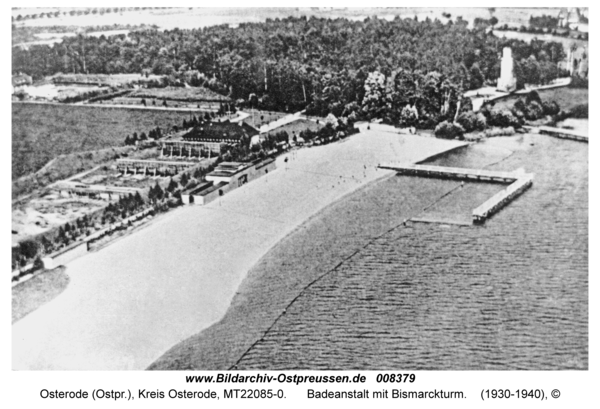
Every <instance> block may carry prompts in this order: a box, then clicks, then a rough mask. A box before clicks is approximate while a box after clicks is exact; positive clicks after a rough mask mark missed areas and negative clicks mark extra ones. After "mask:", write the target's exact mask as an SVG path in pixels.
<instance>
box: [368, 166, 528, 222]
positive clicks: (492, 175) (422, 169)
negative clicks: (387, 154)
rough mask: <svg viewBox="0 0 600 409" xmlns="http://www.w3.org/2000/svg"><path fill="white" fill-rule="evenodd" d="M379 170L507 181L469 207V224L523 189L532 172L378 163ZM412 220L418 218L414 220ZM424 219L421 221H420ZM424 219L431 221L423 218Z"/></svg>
mask: <svg viewBox="0 0 600 409" xmlns="http://www.w3.org/2000/svg"><path fill="white" fill-rule="evenodd" d="M379 167H380V168H381V169H390V170H395V171H397V172H398V173H399V174H401V175H411V176H424V177H435V178H442V179H457V180H469V181H481V182H497V183H509V186H508V187H507V188H506V189H504V190H502V191H500V192H498V193H497V194H495V195H494V196H492V197H491V198H489V199H488V200H486V201H485V202H484V203H483V204H481V205H480V206H478V207H477V208H476V209H475V210H473V223H483V222H485V220H486V219H488V218H489V217H491V216H492V215H493V214H494V213H496V212H497V211H498V210H500V209H501V208H503V207H504V206H506V205H507V204H508V203H510V202H511V201H512V200H513V199H515V198H516V197H517V196H519V195H520V194H521V193H523V192H524V191H525V190H527V189H528V188H529V187H530V186H531V185H532V184H533V175H532V174H529V173H525V172H524V171H523V170H518V171H514V172H500V171H491V170H482V169H465V168H450V167H444V166H428V165H412V164H410V165H391V164H382V165H379ZM415 221H421V220H420V219H417V220H415ZM423 221H425V220H423ZM427 221H428V222H431V221H429V220H427Z"/></svg>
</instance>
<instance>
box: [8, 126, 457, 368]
mask: <svg viewBox="0 0 600 409" xmlns="http://www.w3.org/2000/svg"><path fill="white" fill-rule="evenodd" d="M460 144H461V143H460V142H456V141H446V140H439V139H435V138H431V137H420V136H414V135H398V134H391V133H383V132H375V131H366V132H364V133H361V134H358V135H354V136H352V137H351V138H349V139H347V140H344V141H342V142H338V143H334V144H330V145H326V146H321V147H313V148H310V149H301V150H299V151H296V152H295V153H288V154H287V155H283V156H281V157H279V158H278V159H277V165H278V169H277V170H276V171H275V172H273V173H270V174H269V175H268V176H265V177H263V178H262V179H258V180H256V181H254V182H252V183H250V184H248V185H245V186H243V187H241V188H239V189H236V190H234V191H233V192H231V193H229V194H227V195H226V196H224V197H223V198H222V199H220V200H217V201H215V202H213V203H211V204H209V205H208V206H204V207H201V206H187V207H185V208H182V209H178V210H176V211H174V212H172V214H169V215H167V216H166V217H163V218H160V220H157V221H156V222H155V223H153V224H152V225H151V226H148V227H147V228H145V229H143V230H141V231H139V232H137V233H136V234H133V235H131V236H128V237H125V238H123V239H121V240H119V241H117V242H116V243H114V244H112V245H110V246H108V247H106V248H104V249H102V250H101V251H98V252H95V253H90V254H89V255H86V256H85V257H82V258H80V259H77V260H74V261H73V262H71V263H69V264H68V265H67V269H66V273H67V274H68V275H69V277H70V283H69V285H68V287H67V289H66V290H65V291H64V292H63V293H62V294H61V295H59V296H58V297H57V298H55V299H54V300H52V301H51V302H49V303H48V304H45V305H44V306H42V307H41V308H39V309H38V310H36V311H34V312H32V313H31V314H29V315H27V316H26V317H25V318H23V319H22V320H20V321H18V322H16V323H15V324H13V331H12V341H13V350H12V353H13V369H16V370H45V369H51V370H62V369H67V370H124V369H129V370H131V369H133V370H139V369H145V368H147V367H148V366H149V365H150V364H151V363H152V362H154V361H155V360H156V359H157V358H158V357H160V356H161V355H162V354H163V353H165V351H167V350H168V349H169V348H171V347H172V346H173V345H175V344H176V343H178V342H180V341H182V340H184V339H186V338H188V337H190V336H192V335H194V334H196V333H198V332H199V331H201V330H203V329H205V328H207V327H208V326H210V325H211V324H213V323H215V322H217V321H218V320H220V319H221V318H222V317H223V315H224V314H225V312H226V311H227V309H228V307H229V305H230V303H231V300H232V299H233V297H234V295H235V294H236V291H237V290H238V288H239V286H240V284H241V282H242V281H243V280H244V278H245V276H246V274H247V272H248V271H249V269H250V268H251V267H252V266H253V265H255V264H256V263H257V262H258V261H259V260H260V258H261V257H262V256H263V255H264V254H266V253H267V251H268V250H269V249H270V248H271V247H273V246H274V245H275V244H277V242H279V241H280V240H281V239H283V238H284V237H285V236H286V235H288V234H289V233H291V232H292V231H293V230H294V229H295V228H296V227H298V226H299V225H301V224H302V223H303V222H304V221H306V220H307V219H308V218H310V217H311V216H313V215H315V214H316V213H317V212H319V211H320V210H321V209H323V208H325V207H326V206H328V205H329V204H331V203H333V202H335V201H337V200H339V199H340V198H342V197H343V196H345V195H347V194H349V193H351V192H353V191H355V190H356V189H359V188H361V187H362V186H365V185H366V184H367V183H369V182H372V181H374V180H376V179H379V178H382V177H385V176H386V175H389V174H391V173H393V172H391V171H383V170H381V169H376V165H377V164H378V163H381V162H394V161H398V162H414V161H418V160H421V159H423V158H425V157H428V156H431V155H435V154H438V153H440V152H443V151H445V150H448V149H451V148H453V147H456V146H458V145H460ZM286 158H287V159H288V161H287V162H285V159H286Z"/></svg>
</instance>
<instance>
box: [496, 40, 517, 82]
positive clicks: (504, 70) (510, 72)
mask: <svg viewBox="0 0 600 409" xmlns="http://www.w3.org/2000/svg"><path fill="white" fill-rule="evenodd" d="M497 89H498V91H502V92H513V91H514V90H516V89H517V79H516V78H515V65H514V62H513V58H512V50H511V49H510V48H509V47H506V48H504V50H502V62H501V64H500V78H498V87H497Z"/></svg>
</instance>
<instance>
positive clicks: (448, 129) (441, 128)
mask: <svg viewBox="0 0 600 409" xmlns="http://www.w3.org/2000/svg"><path fill="white" fill-rule="evenodd" d="M464 133H465V129H464V128H463V127H462V126H461V125H459V124H455V123H451V122H448V121H444V122H440V123H439V124H438V125H437V126H436V127H435V130H434V134H435V136H436V138H442V139H454V138H461V139H462V136H463V134H464Z"/></svg>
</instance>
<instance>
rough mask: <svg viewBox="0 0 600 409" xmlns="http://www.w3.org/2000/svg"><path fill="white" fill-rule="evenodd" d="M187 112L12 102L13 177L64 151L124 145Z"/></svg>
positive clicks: (175, 121) (174, 122)
mask: <svg viewBox="0 0 600 409" xmlns="http://www.w3.org/2000/svg"><path fill="white" fill-rule="evenodd" d="M184 118H189V114H188V113H185V112H170V111H166V110H165V111H159V110H143V109H124V108H99V107H88V106H79V105H77V106H75V105H56V104H27V103H25V104H21V103H13V104H12V159H13V161H12V162H13V163H12V179H13V180H15V179H17V178H19V177H21V176H24V175H27V174H29V173H32V172H35V171H37V170H39V169H40V168H42V167H43V166H44V165H45V164H46V163H47V162H49V161H50V160H52V159H54V158H55V157H57V156H58V155H61V154H69V153H75V152H84V151H90V150H96V149H102V148H107V147H111V146H122V145H123V141H124V140H125V137H126V136H127V135H131V134H133V132H137V133H138V134H141V133H142V132H146V133H148V131H149V130H150V129H152V128H155V127H157V126H158V127H160V128H161V129H162V130H163V131H164V130H167V129H170V128H171V127H172V126H173V125H178V126H180V125H181V122H182V121H183V119H184Z"/></svg>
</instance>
